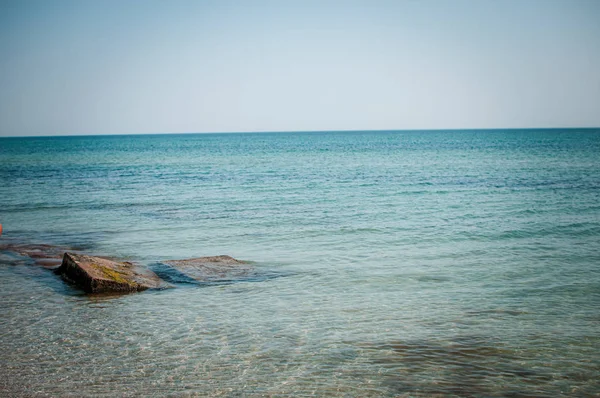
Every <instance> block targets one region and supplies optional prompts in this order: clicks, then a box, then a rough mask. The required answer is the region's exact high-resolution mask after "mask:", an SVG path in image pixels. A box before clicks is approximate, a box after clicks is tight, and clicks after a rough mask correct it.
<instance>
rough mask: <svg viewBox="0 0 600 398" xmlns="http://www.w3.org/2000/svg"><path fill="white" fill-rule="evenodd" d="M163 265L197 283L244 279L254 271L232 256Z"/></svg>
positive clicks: (172, 262)
mask: <svg viewBox="0 0 600 398" xmlns="http://www.w3.org/2000/svg"><path fill="white" fill-rule="evenodd" d="M163 263H164V264H167V265H169V266H171V267H173V268H175V269H177V270H178V271H180V272H181V273H183V274H184V275H186V276H188V277H190V278H192V279H195V280H197V281H219V280H227V279H236V278H243V277H245V276H247V275H248V274H249V273H251V271H252V270H253V268H252V267H251V266H250V265H248V263H246V262H244V261H240V260H236V259H235V258H233V257H230V256H212V257H198V258H190V259H186V260H168V261H163Z"/></svg>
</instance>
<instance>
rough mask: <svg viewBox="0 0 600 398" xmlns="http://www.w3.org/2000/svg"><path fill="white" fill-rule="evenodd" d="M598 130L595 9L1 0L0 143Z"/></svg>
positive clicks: (542, 2)
mask: <svg viewBox="0 0 600 398" xmlns="http://www.w3.org/2000/svg"><path fill="white" fill-rule="evenodd" d="M568 126H584V127H585V126H588V127H589V126H600V0H565V1H559V0H539V1H537V0H516V1H512V0H493V1H487V0H454V1H451V0H406V1H402V0H393V1H377V0H372V1H352V0H347V1H327V0H320V1H311V0H307V1H285V0H281V1H275V0H273V1H251V0H247V1H246V0H238V1H200V0H197V1H177V0H174V1H153V0H146V1H133V0H130V1H126V0H125V1H122V0H121V1H111V0H97V1H86V0H73V1H63V0H42V1H31V0H17V1H6V0H0V135H2V136H14V135H69V134H133V133H168V132H232V131H290V130H291V131H297V130H359V129H445V128H510V127H568Z"/></svg>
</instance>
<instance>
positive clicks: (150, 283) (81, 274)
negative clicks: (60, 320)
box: [56, 253, 164, 293]
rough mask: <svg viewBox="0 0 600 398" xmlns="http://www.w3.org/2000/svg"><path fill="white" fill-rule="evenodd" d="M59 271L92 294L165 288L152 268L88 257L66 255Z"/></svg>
mask: <svg viewBox="0 0 600 398" xmlns="http://www.w3.org/2000/svg"><path fill="white" fill-rule="evenodd" d="M56 272H57V273H58V274H60V275H62V277H63V278H64V279H66V280H68V281H70V282H73V283H75V284H77V285H78V286H80V287H81V288H82V289H83V290H85V291H86V292H88V293H104V292H136V291H141V290H146V289H150V288H160V287H163V286H164V282H162V280H161V279H160V278H159V277H158V276H157V275H156V274H155V273H154V272H152V271H150V270H148V269H145V268H142V267H139V266H137V265H135V264H132V263H130V262H117V261H112V260H108V259H105V258H101V257H93V256H88V255H85V254H75V253H65V254H64V256H63V261H62V264H61V266H60V267H59V268H58V270H57V271H56Z"/></svg>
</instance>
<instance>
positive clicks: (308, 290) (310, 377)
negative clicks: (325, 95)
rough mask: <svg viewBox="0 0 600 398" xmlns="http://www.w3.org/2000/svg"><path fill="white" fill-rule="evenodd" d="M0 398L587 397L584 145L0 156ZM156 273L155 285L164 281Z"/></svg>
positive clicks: (548, 132)
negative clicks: (113, 278) (232, 267)
mask: <svg viewBox="0 0 600 398" xmlns="http://www.w3.org/2000/svg"><path fill="white" fill-rule="evenodd" d="M0 223H1V224H2V226H3V229H4V232H3V234H2V236H1V237H0V243H4V244H8V243H10V244H15V245H16V244H21V245H34V244H44V245H53V246H65V247H72V248H77V249H78V250H81V251H83V252H86V253H90V254H94V255H101V256H109V257H112V258H118V259H122V260H127V261H132V262H137V263H139V264H141V265H142V266H144V267H149V268H150V269H153V270H157V272H158V270H159V268H160V264H162V263H161V261H165V260H173V259H186V258H193V257H199V256H214V255H222V254H225V255H230V256H233V257H235V258H236V259H240V260H243V261H247V262H249V263H250V265H251V266H252V267H253V269H254V272H253V273H252V275H251V277H246V278H244V277H241V278H229V279H227V278H226V279H223V280H216V281H208V282H198V281H187V280H177V279H176V278H175V279H172V280H170V287H168V288H165V289H158V290H147V291H144V292H140V293H134V294H125V295H89V294H85V293H84V292H83V291H81V290H80V289H78V288H77V287H76V286H72V285H70V284H68V283H66V282H64V281H63V280H61V279H60V278H59V277H58V276H57V275H55V274H54V273H53V272H52V271H51V270H49V269H47V267H43V266H39V265H36V264H35V263H34V261H33V260H32V259H31V258H28V257H26V256H22V255H18V254H15V253H13V252H10V251H8V250H3V251H1V252H0V302H1V305H0V395H2V396H7V397H13V396H14V397H21V396H28V397H29V396H40V397H43V396H50V397H58V396H73V397H81V396H98V397H112V396H144V397H150V396H160V397H162V396H182V397H187V396H190V397H191V396H202V397H203V396H224V397H255V396H256V397H262V396H264V397H278V396H293V397H303V396H336V397H338V396H339V397H430V396H439V397H442V396H443V397H445V396H460V397H463V396H467V397H494V396H498V397H559V396H577V397H584V396H598V395H600V129H534V130H439V131H351V132H294V133H246V134H239V133H231V134H165V135H120V136H69V137H28V138H0ZM167 276H168V275H167Z"/></svg>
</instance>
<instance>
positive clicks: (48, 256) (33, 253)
mask: <svg viewBox="0 0 600 398" xmlns="http://www.w3.org/2000/svg"><path fill="white" fill-rule="evenodd" d="M0 250H2V251H8V252H13V253H17V254H18V255H20V256H25V257H29V258H31V259H32V260H33V261H34V262H35V263H36V264H37V265H41V266H43V267H46V268H58V266H60V264H61V262H62V257H63V254H64V253H65V252H67V251H73V250H77V249H73V248H71V247H62V246H53V245H47V244H19V243H6V244H2V245H0Z"/></svg>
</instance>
